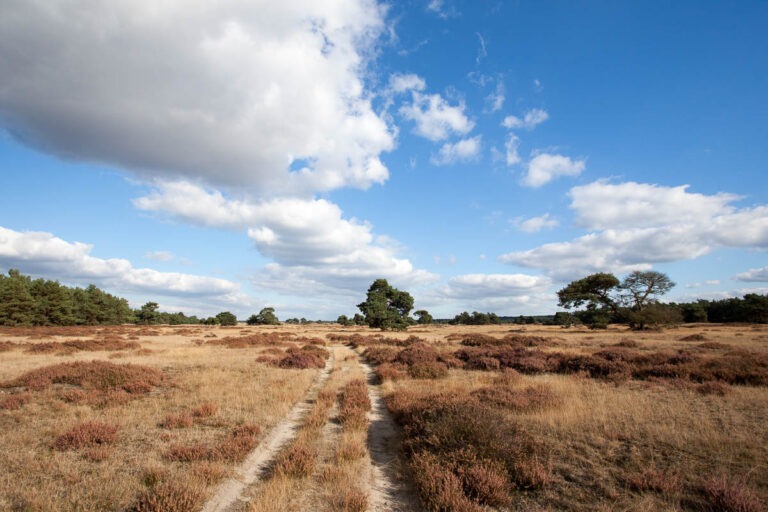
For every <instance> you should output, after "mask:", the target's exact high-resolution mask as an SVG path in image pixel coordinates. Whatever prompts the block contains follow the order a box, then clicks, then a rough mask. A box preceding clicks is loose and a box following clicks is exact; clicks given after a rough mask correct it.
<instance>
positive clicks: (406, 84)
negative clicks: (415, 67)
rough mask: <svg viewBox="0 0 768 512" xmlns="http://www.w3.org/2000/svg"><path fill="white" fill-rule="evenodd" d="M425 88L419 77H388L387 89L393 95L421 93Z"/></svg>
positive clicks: (408, 75) (395, 75) (412, 75)
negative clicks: (410, 92)
mask: <svg viewBox="0 0 768 512" xmlns="http://www.w3.org/2000/svg"><path fill="white" fill-rule="evenodd" d="M426 87H427V84H426V82H424V79H423V78H421V77H420V76H419V75H414V74H412V73H410V74H402V73H395V74H393V75H392V76H390V77H389V89H390V90H391V91H392V92H395V93H403V92H408V91H423V90H424V89H425V88H426Z"/></svg>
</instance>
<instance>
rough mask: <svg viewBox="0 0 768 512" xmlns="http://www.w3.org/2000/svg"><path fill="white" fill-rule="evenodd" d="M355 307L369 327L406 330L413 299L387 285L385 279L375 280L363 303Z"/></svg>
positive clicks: (406, 293)
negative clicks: (363, 316)
mask: <svg viewBox="0 0 768 512" xmlns="http://www.w3.org/2000/svg"><path fill="white" fill-rule="evenodd" d="M357 307H358V308H359V309H360V311H362V313H363V315H365V322H366V323H367V324H368V326H369V327H373V328H377V329H382V330H385V329H406V328H407V327H408V324H409V318H408V313H410V311H411V309H413V297H411V294H410V293H408V292H403V291H400V290H398V289H397V288H393V287H392V286H390V285H389V283H388V282H387V280H386V279H377V280H375V281H374V282H373V284H371V286H370V287H369V288H368V293H367V295H366V300H365V302H361V303H360V304H358V305H357Z"/></svg>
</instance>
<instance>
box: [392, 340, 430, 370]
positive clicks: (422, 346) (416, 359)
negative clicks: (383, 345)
mask: <svg viewBox="0 0 768 512" xmlns="http://www.w3.org/2000/svg"><path fill="white" fill-rule="evenodd" d="M437 358H438V353H437V350H435V348H434V347H432V346H430V345H427V344H426V343H422V342H419V343H414V344H413V345H411V346H409V347H406V348H404V349H403V350H401V351H400V352H399V353H398V354H397V359H396V361H397V362H399V363H403V364H407V365H408V366H411V365H414V364H416V363H430V362H435V361H437Z"/></svg>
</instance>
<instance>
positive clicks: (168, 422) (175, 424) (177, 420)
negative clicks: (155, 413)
mask: <svg viewBox="0 0 768 512" xmlns="http://www.w3.org/2000/svg"><path fill="white" fill-rule="evenodd" d="M190 426H192V416H191V415H190V414H189V413H188V412H182V413H180V414H169V415H167V416H166V417H165V418H163V420H162V421H161V422H160V427H162V428H167V429H169V430H173V429H175V428H186V427H190Z"/></svg>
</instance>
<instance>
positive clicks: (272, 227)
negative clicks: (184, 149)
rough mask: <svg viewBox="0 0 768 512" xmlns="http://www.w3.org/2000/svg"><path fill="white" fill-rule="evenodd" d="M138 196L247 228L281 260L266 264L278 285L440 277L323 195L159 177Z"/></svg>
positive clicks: (269, 278)
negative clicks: (232, 189) (244, 190)
mask: <svg viewBox="0 0 768 512" xmlns="http://www.w3.org/2000/svg"><path fill="white" fill-rule="evenodd" d="M134 204H135V205H136V207H137V208H139V209H142V210H145V211H154V212H158V213H162V214H166V215H170V216H172V217H173V218H176V219H180V220H183V221H185V222H188V223H192V224H198V225H204V226H211V227H220V228H227V229H235V230H245V231H247V233H248V236H249V238H250V239H251V240H252V241H253V243H254V245H255V247H256V249H257V250H258V251H259V252H260V253H261V254H263V255H264V256H267V257H269V258H271V259H273V260H274V263H272V264H269V265H267V267H266V268H265V269H264V271H263V272H262V275H261V277H260V279H262V284H263V283H265V282H270V283H271V284H273V285H275V286H278V288H281V287H284V285H285V283H294V285H292V286H295V290H297V291H298V290H301V288H300V287H299V284H300V283H302V282H307V281H311V282H315V283H317V282H321V283H323V284H324V286H327V287H331V288H350V287H351V288H357V289H358V290H359V287H360V286H365V281H367V280H370V279H372V278H375V277H376V276H378V277H385V278H391V279H397V278H400V279H413V280H415V281H419V280H430V279H432V278H433V276H432V275H431V274H429V273H428V272H425V271H421V270H418V269H416V268H414V266H413V265H412V264H411V263H410V261H408V260H407V259H403V258H399V257H397V254H396V253H397V246H396V244H394V243H393V242H392V241H391V240H389V239H387V238H386V237H377V236H375V235H374V234H373V232H372V227H371V226H370V225H369V224H367V223H364V222H360V221H358V220H356V219H354V218H353V219H345V218H344V217H343V214H342V211H341V209H340V208H339V207H338V206H337V205H336V204H334V203H331V202H329V201H327V200H324V199H299V198H276V199H270V200H261V201H258V202H252V201H250V200H247V199H233V198H228V197H225V196H224V195H223V194H222V193H221V192H219V191H215V190H207V189H204V188H202V187H200V186H198V185H194V184H191V183H186V182H173V183H159V184H158V188H157V189H156V190H154V191H153V192H152V193H150V194H149V195H147V196H144V197H140V198H138V199H136V200H135V201H134ZM281 279H282V280H283V281H282V282H283V283H284V284H283V285H280V284H279V283H280V280H281ZM361 283H362V284H361ZM367 284H370V283H367Z"/></svg>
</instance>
